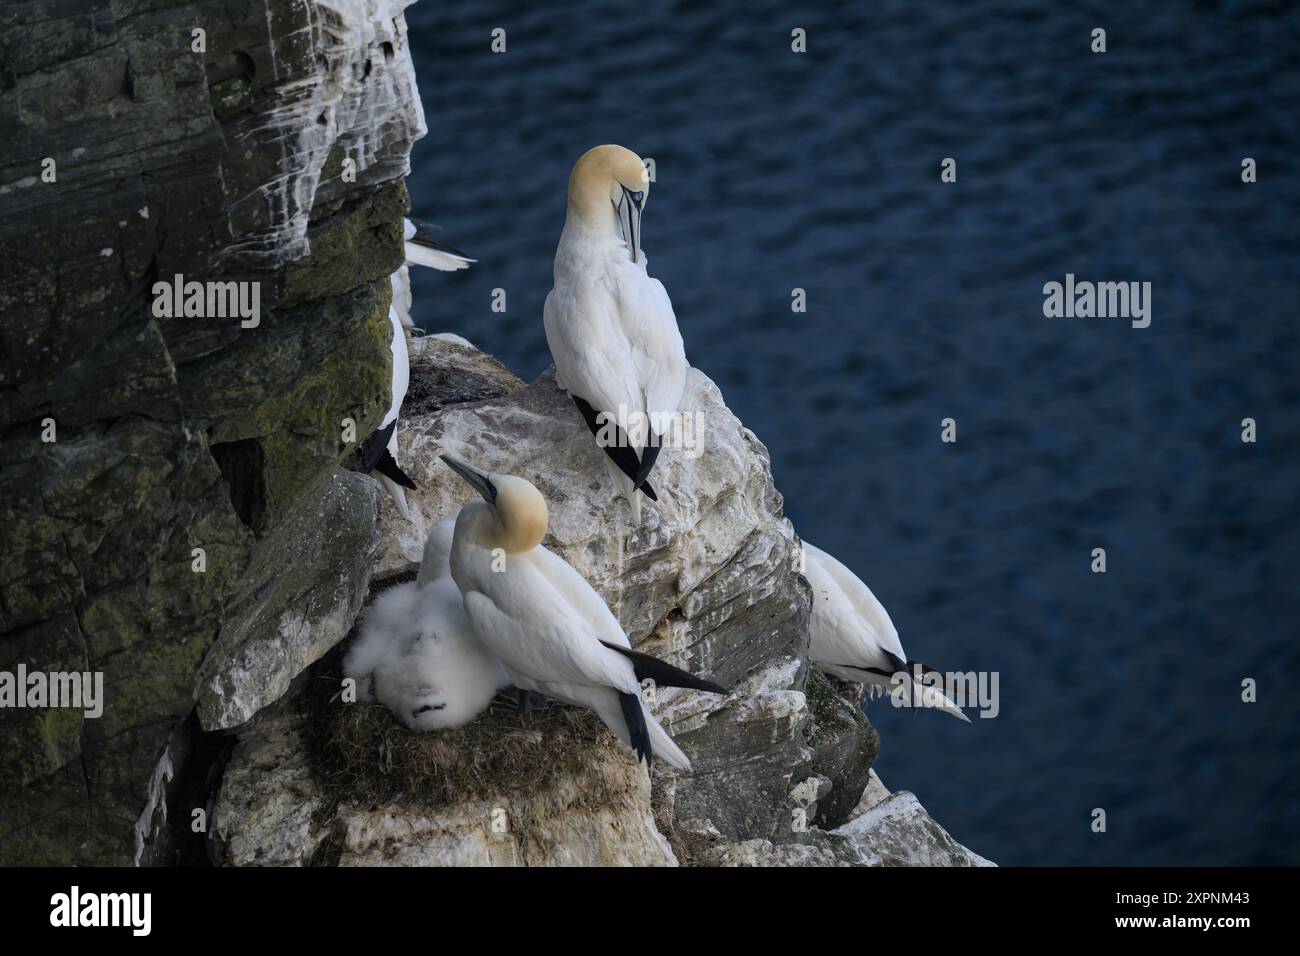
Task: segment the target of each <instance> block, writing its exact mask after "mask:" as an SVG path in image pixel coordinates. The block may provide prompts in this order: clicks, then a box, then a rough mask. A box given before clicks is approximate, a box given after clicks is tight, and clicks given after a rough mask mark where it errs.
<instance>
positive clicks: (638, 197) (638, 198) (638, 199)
mask: <svg viewBox="0 0 1300 956" xmlns="http://www.w3.org/2000/svg"><path fill="white" fill-rule="evenodd" d="M632 199H633V201H634V202H635V203H636V204H637V205H638V206H639V205H641V203H643V202H644V201H645V193H644V192H642V191H641V190H639V189H638V190H637V191H636V192H634V193H633V194H632Z"/></svg>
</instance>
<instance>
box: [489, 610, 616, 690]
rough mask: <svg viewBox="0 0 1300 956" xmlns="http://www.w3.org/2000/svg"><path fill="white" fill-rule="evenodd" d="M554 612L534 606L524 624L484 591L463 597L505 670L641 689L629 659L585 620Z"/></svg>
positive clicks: (535, 677) (550, 680)
mask: <svg viewBox="0 0 1300 956" xmlns="http://www.w3.org/2000/svg"><path fill="white" fill-rule="evenodd" d="M554 610H555V611H556V612H558V613H555V614H552V613H548V612H547V609H546V608H545V606H544V604H543V605H542V606H537V605H533V606H530V607H529V608H528V609H527V617H526V618H525V619H524V620H525V621H526V623H521V621H520V620H518V619H517V618H516V615H515V614H513V613H511V612H510V611H509V610H508V609H506V608H502V607H500V606H498V605H497V603H496V602H495V601H494V600H493V599H492V598H490V597H488V596H487V595H486V594H484V593H483V592H482V591H470V592H469V593H467V594H466V595H465V614H466V615H467V616H468V617H469V620H470V623H471V624H472V625H473V627H474V630H475V631H476V632H477V633H478V634H479V635H480V637H481V638H482V639H483V640H484V642H485V643H486V644H488V647H489V648H490V649H491V650H492V651H493V652H494V653H496V655H497V657H498V658H499V659H500V660H501V663H503V664H504V665H505V666H506V669H507V670H509V671H512V672H515V673H519V674H524V675H527V676H528V677H530V678H532V679H533V680H535V681H538V682H544V683H551V684H583V685H588V686H592V687H611V688H614V689H615V690H618V691H620V692H622V693H630V694H637V693H639V692H640V685H639V684H638V683H637V680H636V674H635V673H634V671H633V668H632V664H631V662H629V661H627V660H625V659H624V658H623V657H621V656H620V655H619V654H618V653H617V652H615V651H613V650H610V649H609V648H608V647H605V646H604V645H603V644H601V643H600V641H599V640H597V639H596V637H595V636H594V635H593V634H591V632H590V631H588V630H587V628H586V626H585V624H583V622H582V621H581V620H579V619H577V618H576V617H575V616H573V615H568V614H564V613H563V612H562V611H560V609H558V608H555V609H554Z"/></svg>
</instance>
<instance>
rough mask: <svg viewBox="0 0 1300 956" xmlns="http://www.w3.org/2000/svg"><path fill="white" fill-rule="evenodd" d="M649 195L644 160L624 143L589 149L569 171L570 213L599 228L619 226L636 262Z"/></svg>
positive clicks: (648, 181) (620, 233) (639, 250)
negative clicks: (642, 214)
mask: <svg viewBox="0 0 1300 956" xmlns="http://www.w3.org/2000/svg"><path fill="white" fill-rule="evenodd" d="M649 198H650V176H649V174H648V173H647V172H646V169H645V163H643V162H642V161H641V157H640V156H638V155H637V154H636V153H634V152H632V150H630V149H624V148H623V147H622V146H596V147H594V148H592V149H589V150H587V152H585V153H583V155H582V158H581V159H579V160H578V162H577V163H575V164H574V167H573V172H572V173H570V174H569V215H571V216H577V217H578V218H579V219H582V220H583V221H584V222H586V223H588V224H589V225H592V226H595V227H597V228H600V227H602V226H606V225H608V226H610V227H612V228H616V229H617V230H618V233H619V235H620V236H621V237H622V239H623V241H624V242H626V243H627V248H628V252H629V253H631V256H632V261H633V262H636V261H637V260H638V259H640V257H641V212H642V211H643V210H644V209H645V204H646V200H647V199H649Z"/></svg>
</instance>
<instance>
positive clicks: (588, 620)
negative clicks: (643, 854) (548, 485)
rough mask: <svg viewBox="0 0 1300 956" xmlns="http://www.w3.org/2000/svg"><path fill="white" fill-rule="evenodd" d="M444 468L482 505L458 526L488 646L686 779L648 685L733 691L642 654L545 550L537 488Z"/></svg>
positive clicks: (540, 688)
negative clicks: (644, 693)
mask: <svg viewBox="0 0 1300 956" xmlns="http://www.w3.org/2000/svg"><path fill="white" fill-rule="evenodd" d="M442 460H443V461H445V462H446V463H447V465H448V466H449V467H451V469H452V470H453V471H455V472H456V474H458V475H460V476H461V477H462V478H464V479H465V480H466V481H467V482H469V484H470V485H471V486H472V487H473V488H474V490H475V491H477V492H478V493H479V494H480V495H482V497H483V500H482V501H474V502H471V503H469V504H467V505H465V507H463V508H462V509H461V510H460V514H459V516H457V518H456V532H455V536H454V538H453V541H452V547H451V574H452V577H453V578H454V579H455V581H456V584H457V585H458V586H459V587H460V592H461V594H462V595H463V596H464V599H465V614H466V616H468V618H469V620H470V624H471V625H473V627H474V632H475V633H476V634H478V636H479V639H480V640H481V641H482V642H483V644H484V645H485V646H486V647H487V648H488V650H490V651H491V652H492V653H493V654H495V655H496V657H497V659H498V660H500V661H501V663H502V664H503V665H504V666H505V669H506V673H507V674H509V675H510V680H511V683H513V684H514V685H515V687H517V688H519V689H521V690H533V691H537V692H538V693H542V694H546V695H548V696H550V697H555V698H557V699H559V700H562V701H566V702H567V703H570V704H577V705H579V706H581V707H588V708H590V709H591V710H594V711H595V712H596V714H597V716H599V717H600V719H601V720H603V721H604V722H605V725H606V726H607V727H609V729H610V730H612V731H613V732H614V734H615V735H616V736H617V737H618V738H619V740H621V741H623V742H624V743H625V744H628V745H629V746H630V747H632V749H633V750H634V751H635V752H636V755H637V757H638V758H644V759H645V761H646V763H647V765H648V764H649V763H650V761H651V759H652V757H653V756H656V755H657V756H659V757H662V758H663V759H664V760H666V761H667V762H668V763H669V764H670V765H672V766H674V767H677V768H678V769H679V770H689V769H690V766H691V762H690V760H688V759H687V757H686V754H684V753H682V751H681V749H680V748H679V747H678V746H677V744H675V743H674V742H673V740H672V738H671V737H669V736H668V734H667V732H666V731H665V730H664V729H663V727H662V726H660V724H659V721H657V720H656V719H655V717H654V715H653V714H652V713H650V711H649V709H648V708H647V707H646V706H645V703H644V702H643V701H642V699H641V681H643V680H645V679H647V678H649V679H650V680H652V681H654V682H655V683H657V684H658V685H660V686H663V687H690V688H694V689H696V690H707V691H710V692H711V693H715V694H725V693H727V690H726V689H725V688H723V687H720V686H718V685H717V684H714V683H712V682H711V681H707V680H703V679H701V678H698V677H693V676H692V675H690V674H688V673H686V672H685V671H682V670H679V669H678V668H676V667H673V666H672V665H671V664H666V663H664V662H663V661H661V660H658V659H657V658H654V657H651V656H650V655H648V654H641V653H639V652H637V651H634V650H632V648H631V645H630V643H629V642H628V639H627V635H626V634H624V633H623V628H622V627H620V626H619V623H618V620H617V619H616V618H615V617H614V615H613V614H612V613H610V610H609V608H608V607H606V605H605V602H604V601H603V600H601V597H600V595H599V594H597V593H596V591H595V590H594V589H593V588H592V586H591V585H590V584H588V583H587V581H586V579H585V578H583V576H582V575H581V574H579V573H578V572H577V571H575V570H574V569H573V568H571V567H570V566H569V565H568V564H567V563H566V562H565V561H564V560H563V559H562V558H560V557H559V556H557V555H555V554H553V553H552V552H550V551H548V550H547V549H546V548H544V547H542V544H541V541H542V538H543V536H545V534H546V521H547V513H546V501H545V500H544V499H543V498H542V494H541V492H539V491H538V490H537V489H536V488H535V487H534V486H533V485H532V483H531V482H528V481H526V480H524V479H523V478H518V477H515V476H514V475H494V474H486V473H484V472H481V471H478V470H477V469H475V468H473V467H471V466H469V465H467V464H465V463H464V462H461V461H458V460H456V459H454V458H452V457H450V456H449V455H443V456H442Z"/></svg>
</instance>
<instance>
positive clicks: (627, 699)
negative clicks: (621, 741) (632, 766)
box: [618, 691, 654, 767]
mask: <svg viewBox="0 0 1300 956" xmlns="http://www.w3.org/2000/svg"><path fill="white" fill-rule="evenodd" d="M618 703H619V706H621V707H622V708H623V719H624V720H626V721H627V734H628V739H629V740H631V741H632V749H633V750H635V751H636V759H637V760H644V761H645V764H646V766H647V767H649V766H650V764H651V763H652V762H653V761H654V754H653V753H651V750H650V728H649V727H647V726H646V722H645V711H643V710H642V709H641V698H640V697H639V696H638V695H636V694H625V693H623V692H622V691H619V692H618Z"/></svg>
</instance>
